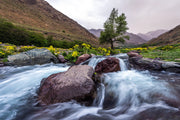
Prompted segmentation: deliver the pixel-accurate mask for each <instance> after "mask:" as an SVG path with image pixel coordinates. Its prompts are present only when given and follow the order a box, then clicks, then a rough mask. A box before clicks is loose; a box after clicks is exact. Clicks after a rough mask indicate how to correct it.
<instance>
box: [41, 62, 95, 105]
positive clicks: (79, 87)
mask: <svg viewBox="0 0 180 120" xmlns="http://www.w3.org/2000/svg"><path fill="white" fill-rule="evenodd" d="M93 73H94V70H93V68H92V67H90V66H87V65H78V66H72V67H71V68H69V69H68V71H66V72H63V73H57V74H53V75H51V76H49V77H48V78H46V79H43V80H42V81H41V86H40V88H39V100H40V103H41V104H45V105H48V104H53V103H58V102H66V101H70V100H72V99H74V100H77V101H78V102H85V103H86V102H87V104H90V103H91V102H92V101H93V99H94V91H95V89H94V86H95V84H94V81H93V80H92V79H91V78H92V76H93Z"/></svg>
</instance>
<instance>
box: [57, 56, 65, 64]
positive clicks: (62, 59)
mask: <svg viewBox="0 0 180 120" xmlns="http://www.w3.org/2000/svg"><path fill="white" fill-rule="evenodd" d="M58 60H59V62H60V63H65V62H67V60H65V59H64V56H63V55H58Z"/></svg>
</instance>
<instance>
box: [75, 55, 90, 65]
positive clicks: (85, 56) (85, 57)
mask: <svg viewBox="0 0 180 120" xmlns="http://www.w3.org/2000/svg"><path fill="white" fill-rule="evenodd" d="M91 57H92V56H91V55H89V54H83V55H81V56H79V57H78V59H77V61H76V62H75V64H76V65H77V64H80V63H82V62H84V61H86V60H88V59H89V58H91Z"/></svg>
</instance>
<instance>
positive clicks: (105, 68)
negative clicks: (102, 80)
mask: <svg viewBox="0 0 180 120" xmlns="http://www.w3.org/2000/svg"><path fill="white" fill-rule="evenodd" d="M117 71H120V64H119V60H118V59H117V58H115V57H109V58H107V59H105V60H103V61H101V62H99V63H98V64H97V65H96V67H95V72H96V73H100V74H101V73H108V72H117Z"/></svg>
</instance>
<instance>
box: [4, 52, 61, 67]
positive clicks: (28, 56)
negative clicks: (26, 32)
mask: <svg viewBox="0 0 180 120" xmlns="http://www.w3.org/2000/svg"><path fill="white" fill-rule="evenodd" d="M50 62H54V63H57V62H58V60H57V58H56V57H55V56H54V55H53V54H52V53H51V52H50V51H49V50H47V49H45V48H43V49H33V50H30V51H27V52H23V53H20V54H16V55H9V56H8V62H7V63H6V64H7V65H19V66H22V65H35V64H45V63H50Z"/></svg>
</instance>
